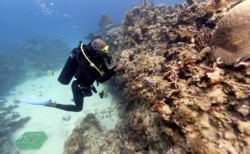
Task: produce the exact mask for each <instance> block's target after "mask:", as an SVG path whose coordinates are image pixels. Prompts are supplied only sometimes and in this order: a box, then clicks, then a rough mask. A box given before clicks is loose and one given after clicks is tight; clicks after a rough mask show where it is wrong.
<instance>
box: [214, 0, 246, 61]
mask: <svg viewBox="0 0 250 154" xmlns="http://www.w3.org/2000/svg"><path fill="white" fill-rule="evenodd" d="M249 12H250V0H245V1H243V2H241V3H240V4H238V5H236V6H235V7H233V8H232V9H230V10H229V11H228V13H227V14H225V15H224V16H223V18H222V19H220V21H219V22H218V25H217V29H216V31H215V33H214V35H213V36H212V38H211V42H210V44H211V46H212V47H213V51H212V53H211V57H212V59H217V58H219V57H220V58H221V61H222V62H223V64H224V65H233V64H235V63H238V62H240V61H241V59H244V58H245V57H248V56H250V13H249Z"/></svg>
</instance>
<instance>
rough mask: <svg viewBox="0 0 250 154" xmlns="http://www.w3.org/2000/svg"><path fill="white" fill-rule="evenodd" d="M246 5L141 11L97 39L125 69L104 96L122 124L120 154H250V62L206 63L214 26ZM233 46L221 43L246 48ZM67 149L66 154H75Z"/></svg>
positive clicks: (203, 3) (199, 3)
mask: <svg viewBox="0 0 250 154" xmlns="http://www.w3.org/2000/svg"><path fill="white" fill-rule="evenodd" d="M248 2H249V0H245V1H225V0H221V1H215V2H210V1H194V0H188V1H187V2H186V3H184V4H177V5H175V6H166V5H161V6H153V5H150V4H148V5H142V6H138V7H134V8H132V9H131V10H129V11H127V12H126V14H125V17H124V21H123V23H122V25H121V26H117V27H112V28H108V29H106V30H105V31H103V30H102V31H101V32H99V33H98V35H101V36H103V37H104V39H106V40H108V43H110V44H111V46H112V48H111V52H112V53H113V55H114V58H115V59H116V60H115V61H119V62H121V63H123V64H124V65H125V66H126V67H125V70H124V71H123V72H121V73H119V74H117V75H116V77H115V78H113V79H112V80H111V82H110V88H109V90H110V91H111V92H112V93H113V94H116V95H117V96H119V101H117V103H118V104H119V105H120V108H119V109H120V112H121V113H120V116H121V118H123V123H121V124H119V126H118V127H117V130H115V132H116V133H118V134H119V135H117V136H115V137H114V139H115V140H114V141H113V144H115V143H117V144H115V145H116V146H115V147H116V148H117V147H119V148H118V149H119V150H120V152H118V153H128V154H130V153H131V154H132V153H133V154H134V153H159V154H162V153H168V154H170V153H199V154H207V153H209V154H213V153H214V154H215V153H216V154H217V153H225V154H227V153H244V154H247V153H249V150H250V134H249V132H250V130H249V128H250V121H249V120H250V105H249V101H250V98H249V96H250V93H249V92H250V86H249V83H250V72H249V67H248V63H247V59H248V57H240V59H243V61H238V62H237V65H235V64H231V65H226V66H225V65H221V64H223V61H220V57H216V58H211V53H213V46H214V45H215V44H214V43H213V42H214V40H213V41H212V43H211V38H213V39H215V40H216V38H214V34H215V33H217V32H218V29H220V28H222V27H218V22H220V20H222V19H223V17H224V16H225V15H226V14H228V13H230V11H231V10H232V9H233V8H235V7H237V6H238V5H239V4H240V3H248ZM238 16H239V18H240V17H241V15H238ZM231 24H234V23H231ZM236 24H238V25H240V23H236ZM228 25H230V23H229V24H228ZM242 30H243V31H244V30H245V31H246V32H249V27H248V28H246V27H245V29H244V28H243V29H242ZM218 39H223V38H218ZM234 41H235V42H234ZM234 41H233V42H226V43H234V44H235V45H238V44H237V43H239V44H240V42H241V41H248V40H244V38H242V40H241V39H235V40H234ZM222 56H223V55H222ZM237 60H238V59H235V61H237ZM244 60H245V61H244ZM222 66H223V67H222ZM83 125H85V124H83ZM80 134H81V132H80ZM101 136H102V137H104V138H105V134H103V135H101ZM79 140H81V141H82V140H84V141H86V139H84V138H82V139H79ZM120 142H122V144H121V143H120ZM105 143H106V141H105V140H102V143H101V144H100V145H104V144H105ZM75 144H78V142H76V143H75ZM69 147H70V146H67V145H66V146H65V153H77V152H70V151H69V150H68V148H69ZM90 147H91V145H90ZM109 148H110V149H112V148H114V146H110V147H109ZM97 149H98V150H99V151H98V152H97V153H109V152H107V151H106V150H104V149H103V148H100V147H98V148H97ZM85 150H86V151H85ZM87 150H88V148H83V149H82V150H81V151H80V152H79V153H88V152H87ZM116 150H117V149H116ZM121 151H122V152H121ZM116 152H117V151H116ZM111 153H112V152H111Z"/></svg>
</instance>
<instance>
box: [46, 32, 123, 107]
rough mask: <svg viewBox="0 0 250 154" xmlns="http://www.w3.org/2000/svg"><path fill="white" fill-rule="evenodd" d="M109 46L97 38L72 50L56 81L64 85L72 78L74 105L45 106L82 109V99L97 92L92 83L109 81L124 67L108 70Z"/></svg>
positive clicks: (119, 65) (54, 103)
mask: <svg viewBox="0 0 250 154" xmlns="http://www.w3.org/2000/svg"><path fill="white" fill-rule="evenodd" d="M108 48H109V46H107V45H106V42H105V41H104V40H103V39H102V38H101V37H99V36H97V37H94V38H93V39H92V40H91V41H90V43H89V44H87V45H85V44H83V43H82V42H80V43H79V46H78V47H77V48H74V49H73V50H72V51H71V52H70V55H69V57H68V59H67V61H66V63H65V65H64V67H63V69H62V72H61V73H60V75H59V77H58V81H59V82H60V83H62V84H64V85H67V84H69V83H70V81H71V79H72V78H73V76H74V77H75V80H74V81H73V82H72V84H71V88H72V93H73V101H74V102H75V105H64V104H57V103H56V102H53V103H51V104H49V105H47V106H49V107H55V108H58V109H62V110H66V111H74V112H79V111H81V110H82V109H83V103H84V97H88V96H92V91H93V92H95V93H96V92H97V91H96V89H95V87H94V86H93V83H94V82H95V81H96V82H97V83H103V82H105V81H107V80H109V79H110V78H111V77H112V76H114V75H115V74H116V72H118V71H121V70H122V69H123V68H124V67H123V65H122V64H117V65H116V66H114V67H113V68H111V69H109V68H108V66H107V64H108V63H109V64H110V61H111V56H109V55H108Z"/></svg>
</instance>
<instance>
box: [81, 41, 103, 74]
mask: <svg viewBox="0 0 250 154" xmlns="http://www.w3.org/2000/svg"><path fill="white" fill-rule="evenodd" d="M80 49H81V51H82V54H83V56H84V57H85V59H86V60H87V61H88V62H89V64H90V66H91V67H94V68H95V69H96V71H97V72H98V73H99V74H100V75H101V76H103V73H102V72H101V71H100V69H98V67H96V66H95V64H94V63H93V62H92V61H91V60H90V59H89V58H88V56H87V55H86V54H85V51H84V50H83V43H80Z"/></svg>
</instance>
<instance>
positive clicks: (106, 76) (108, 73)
mask: <svg viewBox="0 0 250 154" xmlns="http://www.w3.org/2000/svg"><path fill="white" fill-rule="evenodd" d="M123 67H124V66H123V65H122V64H118V65H116V66H115V67H113V68H112V69H109V70H108V71H106V72H105V74H104V75H103V76H102V77H101V78H99V79H97V82H100V83H103V82H105V81H107V80H109V79H110V78H111V77H112V76H114V75H115V73H116V72H119V71H121V70H122V69H123Z"/></svg>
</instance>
